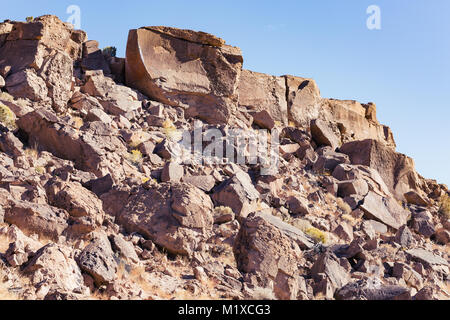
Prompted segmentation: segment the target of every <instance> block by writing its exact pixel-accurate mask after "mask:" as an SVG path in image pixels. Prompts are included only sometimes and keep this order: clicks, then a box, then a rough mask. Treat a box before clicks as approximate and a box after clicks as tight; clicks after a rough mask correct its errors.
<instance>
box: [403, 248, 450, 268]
mask: <svg viewBox="0 0 450 320" xmlns="http://www.w3.org/2000/svg"><path fill="white" fill-rule="evenodd" d="M406 254H407V255H408V256H409V257H410V258H411V259H412V260H414V261H418V262H420V263H422V264H423V265H424V266H425V267H428V268H431V267H433V266H448V262H447V261H446V260H445V259H444V258H442V257H440V256H438V255H436V254H434V253H433V252H430V251H428V250H425V249H421V248H417V249H411V250H408V251H406Z"/></svg>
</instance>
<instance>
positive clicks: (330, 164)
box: [313, 151, 350, 174]
mask: <svg viewBox="0 0 450 320" xmlns="http://www.w3.org/2000/svg"><path fill="white" fill-rule="evenodd" d="M340 164H350V160H349V158H348V156H347V155H345V154H342V153H338V152H333V151H331V152H326V153H323V154H322V155H320V156H319V158H318V159H317V161H316V162H315V163H314V165H313V170H314V171H316V172H318V173H322V174H323V173H332V172H333V171H334V169H335V168H336V167H337V166H338V165H340Z"/></svg>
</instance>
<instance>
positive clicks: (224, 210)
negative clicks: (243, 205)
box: [214, 206, 233, 215]
mask: <svg viewBox="0 0 450 320" xmlns="http://www.w3.org/2000/svg"><path fill="white" fill-rule="evenodd" d="M214 211H215V212H216V213H218V214H223V215H225V214H233V210H232V209H231V208H230V207H224V206H220V207H216V208H214Z"/></svg>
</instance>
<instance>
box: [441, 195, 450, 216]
mask: <svg viewBox="0 0 450 320" xmlns="http://www.w3.org/2000/svg"><path fill="white" fill-rule="evenodd" d="M439 213H440V214H442V215H443V216H444V217H445V218H446V219H450V197H449V196H448V194H446V195H444V196H443V197H442V198H441V200H440V205H439Z"/></svg>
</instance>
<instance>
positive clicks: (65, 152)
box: [17, 109, 127, 177]
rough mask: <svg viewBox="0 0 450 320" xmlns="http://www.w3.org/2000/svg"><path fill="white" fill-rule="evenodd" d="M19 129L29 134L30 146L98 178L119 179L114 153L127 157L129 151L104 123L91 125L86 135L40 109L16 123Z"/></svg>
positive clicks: (84, 132)
mask: <svg viewBox="0 0 450 320" xmlns="http://www.w3.org/2000/svg"><path fill="white" fill-rule="evenodd" d="M17 125H18V127H19V128H20V129H22V130H23V131H24V132H26V133H27V134H28V138H29V140H28V143H29V144H30V145H37V146H38V147H39V149H40V150H44V151H49V152H51V153H52V154H53V155H55V156H57V157H59V158H62V159H66V160H71V161H74V162H75V165H76V167H77V168H78V169H81V170H83V171H87V172H92V173H94V174H95V175H97V176H98V177H103V176H105V175H106V174H108V173H111V175H112V176H117V175H120V174H121V172H120V171H119V170H117V168H118V165H117V163H116V164H114V160H115V161H120V158H119V159H117V157H116V158H115V156H117V155H114V153H117V154H126V152H127V149H126V147H125V145H124V144H123V142H122V141H121V140H120V139H119V138H118V136H117V134H116V133H115V132H114V131H113V130H112V129H111V128H110V127H109V126H107V125H106V124H104V123H102V122H99V121H97V122H92V123H89V125H88V126H87V127H86V128H85V129H86V130H85V131H78V130H76V129H75V128H72V127H71V126H70V125H69V124H68V123H67V122H65V120H64V119H60V118H58V117H57V116H56V115H55V114H54V113H53V112H50V111H48V110H45V109H38V110H35V111H33V112H30V113H28V114H26V115H25V116H23V117H22V118H20V119H19V121H17Z"/></svg>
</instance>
